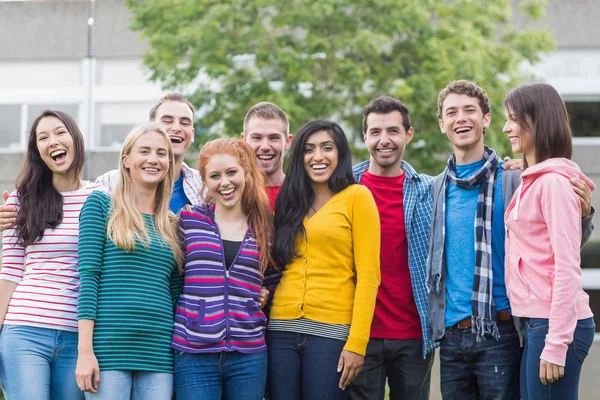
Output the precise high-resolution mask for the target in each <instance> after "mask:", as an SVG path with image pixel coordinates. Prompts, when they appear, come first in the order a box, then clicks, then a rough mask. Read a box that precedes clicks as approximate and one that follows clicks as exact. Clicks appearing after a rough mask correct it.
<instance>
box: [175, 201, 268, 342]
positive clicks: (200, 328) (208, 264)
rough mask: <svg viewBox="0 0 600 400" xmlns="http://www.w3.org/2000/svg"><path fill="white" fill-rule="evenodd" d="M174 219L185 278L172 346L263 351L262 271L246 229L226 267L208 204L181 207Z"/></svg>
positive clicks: (264, 319) (249, 234)
mask: <svg viewBox="0 0 600 400" xmlns="http://www.w3.org/2000/svg"><path fill="white" fill-rule="evenodd" d="M180 218H181V221H180V224H181V229H180V231H181V236H182V239H183V241H184V248H185V251H186V265H185V283H184V287H183V294H182V295H181V298H180V299H179V303H178V304H177V312H176V315H175V329H174V332H173V343H172V347H173V348H174V349H175V350H179V351H183V352H185V353H217V352H222V351H239V352H240V353H258V352H262V351H265V350H266V345H265V325H266V317H265V315H264V313H263V312H262V310H261V309H260V306H259V300H258V292H259V291H260V288H261V285H262V282H263V276H262V274H261V273H260V271H259V270H258V258H259V253H258V248H257V243H256V240H255V239H254V237H253V235H252V233H251V231H248V232H246V235H245V237H244V240H243V241H242V244H241V246H240V249H239V251H238V253H237V256H236V257H235V259H234V261H233V263H232V265H231V267H230V268H229V270H227V268H226V267H225V258H224V254H223V243H222V240H221V235H220V233H219V228H218V226H217V224H216V223H215V222H214V206H212V207H211V208H207V206H205V205H195V206H193V207H192V208H191V209H190V210H185V209H184V210H182V211H181V214H180Z"/></svg>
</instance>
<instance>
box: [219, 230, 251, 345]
mask: <svg viewBox="0 0 600 400" xmlns="http://www.w3.org/2000/svg"><path fill="white" fill-rule="evenodd" d="M213 223H214V224H215V230H216V231H217V236H219V242H221V262H222V263H223V269H224V270H225V282H224V285H223V288H224V293H223V294H224V297H225V346H226V348H227V351H231V335H230V332H231V328H230V327H229V270H228V269H227V265H226V263H225V246H223V238H222V237H221V231H220V230H219V226H218V225H217V223H216V222H214V221H213ZM248 233H249V231H246V234H245V235H244V239H243V240H242V244H240V248H239V249H238V252H237V254H236V255H235V258H234V259H233V262H232V263H231V267H230V268H233V266H234V265H235V263H236V261H237V259H238V257H239V256H240V252H241V251H242V247H243V246H244V242H246V237H247V236H248Z"/></svg>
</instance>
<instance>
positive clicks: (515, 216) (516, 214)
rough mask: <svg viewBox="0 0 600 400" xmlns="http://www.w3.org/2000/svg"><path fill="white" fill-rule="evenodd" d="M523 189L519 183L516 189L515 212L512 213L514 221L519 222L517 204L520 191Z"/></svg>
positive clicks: (519, 199)
mask: <svg viewBox="0 0 600 400" xmlns="http://www.w3.org/2000/svg"><path fill="white" fill-rule="evenodd" d="M522 189H523V183H521V184H520V185H519V188H518V189H517V202H516V204H515V210H514V212H513V219H514V220H515V221H518V220H519V203H520V202H521V190H522Z"/></svg>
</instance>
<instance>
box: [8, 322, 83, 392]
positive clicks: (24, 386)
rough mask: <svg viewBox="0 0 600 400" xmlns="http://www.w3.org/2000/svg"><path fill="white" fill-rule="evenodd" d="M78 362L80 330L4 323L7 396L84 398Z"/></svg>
mask: <svg viewBox="0 0 600 400" xmlns="http://www.w3.org/2000/svg"><path fill="white" fill-rule="evenodd" d="M76 365H77V332H69V331H61V330H57V329H47V328H37V327H33V326H26V325H4V327H3V329H2V332H1V333H0V379H1V380H2V390H3V391H4V396H6V398H7V399H10V400H38V399H40V400H45V399H53V400H54V399H56V400H62V399H69V400H70V399H74V400H78V399H83V393H82V392H81V391H80V390H79V388H78V387H77V381H76V380H75V366H76Z"/></svg>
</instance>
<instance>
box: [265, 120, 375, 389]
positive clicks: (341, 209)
mask: <svg viewBox="0 0 600 400" xmlns="http://www.w3.org/2000/svg"><path fill="white" fill-rule="evenodd" d="M379 238H380V228H379V214H378V212H377V208H376V206H375V201H374V200H373V196H372V195H371V193H370V192H369V190H368V189H367V188H365V187H363V186H359V185H357V184H355V182H354V178H353V176H352V164H351V153H350V146H349V145H348V140H347V139H346V135H345V134H344V131H343V130H342V129H341V128H340V127H339V125H337V124H336V123H334V122H330V121H326V120H317V121H312V122H309V123H307V124H306V125H304V126H303V127H302V128H301V129H300V131H299V132H298V135H297V136H296V138H295V139H294V141H293V142H292V147H291V150H290V158H289V165H288V169H287V171H286V179H285V181H284V183H283V186H282V187H281V191H280V193H279V196H278V198H277V202H276V203H275V239H274V241H273V258H274V260H275V262H277V263H278V264H279V265H281V266H283V277H282V278H281V281H280V283H279V285H278V286H277V290H276V291H275V294H274V297H273V306H272V309H271V314H270V316H271V320H270V322H269V325H268V330H269V332H268V336H267V345H268V349H269V351H268V353H269V367H268V368H269V388H270V392H271V395H272V397H273V398H274V399H275V400H278V399H315V398H323V399H345V398H347V396H348V393H347V390H346V388H347V386H348V385H349V384H350V382H352V380H353V379H354V378H355V377H356V375H357V374H358V373H359V372H360V369H361V368H362V364H363V359H364V354H365V350H366V346H367V341H368V340H369V330H370V326H371V319H372V317H373V311H374V308H375V299H376V297H377V288H378V286H379V281H380V275H379Z"/></svg>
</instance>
